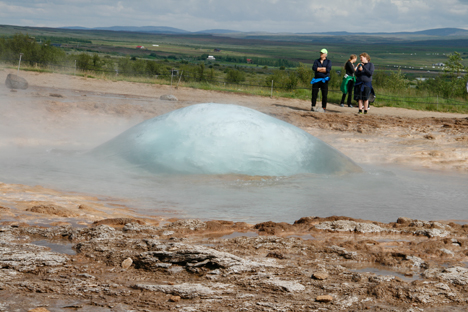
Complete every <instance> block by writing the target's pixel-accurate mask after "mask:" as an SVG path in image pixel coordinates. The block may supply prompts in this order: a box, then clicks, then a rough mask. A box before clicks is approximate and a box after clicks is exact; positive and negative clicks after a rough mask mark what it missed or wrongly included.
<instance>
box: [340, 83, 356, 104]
mask: <svg viewBox="0 0 468 312" xmlns="http://www.w3.org/2000/svg"><path fill="white" fill-rule="evenodd" d="M353 89H354V81H353V80H350V81H348V93H347V94H348V102H347V104H348V106H351V100H352V99H353ZM345 98H346V94H343V96H342V97H341V102H340V104H344V101H345Z"/></svg>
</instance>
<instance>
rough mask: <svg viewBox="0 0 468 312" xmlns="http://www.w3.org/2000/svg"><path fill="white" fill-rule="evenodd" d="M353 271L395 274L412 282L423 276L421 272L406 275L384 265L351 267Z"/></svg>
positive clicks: (382, 274)
mask: <svg viewBox="0 0 468 312" xmlns="http://www.w3.org/2000/svg"><path fill="white" fill-rule="evenodd" d="M351 270H352V271H353V272H358V273H373V274H375V275H377V276H394V277H398V278H400V279H402V280H404V281H406V282H412V281H415V280H421V279H422V278H421V276H420V275H419V274H414V275H413V276H406V275H405V274H403V273H400V272H396V271H391V270H389V269H388V268H387V267H383V266H373V267H364V268H354V269H351Z"/></svg>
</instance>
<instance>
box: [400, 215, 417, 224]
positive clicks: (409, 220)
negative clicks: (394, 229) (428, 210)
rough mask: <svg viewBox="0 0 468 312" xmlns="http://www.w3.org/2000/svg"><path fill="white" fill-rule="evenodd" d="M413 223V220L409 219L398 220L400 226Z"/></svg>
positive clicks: (401, 218)
mask: <svg viewBox="0 0 468 312" xmlns="http://www.w3.org/2000/svg"><path fill="white" fill-rule="evenodd" d="M411 222H413V219H410V218H407V217H399V218H398V220H397V223H398V224H408V223H411Z"/></svg>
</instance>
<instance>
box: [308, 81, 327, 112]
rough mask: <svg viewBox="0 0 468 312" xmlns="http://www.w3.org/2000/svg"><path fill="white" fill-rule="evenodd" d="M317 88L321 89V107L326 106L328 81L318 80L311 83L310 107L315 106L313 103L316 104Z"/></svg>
mask: <svg viewBox="0 0 468 312" xmlns="http://www.w3.org/2000/svg"><path fill="white" fill-rule="evenodd" d="M319 90H321V91H322V108H327V97H328V81H326V82H321V81H319V82H316V83H314V84H313V85H312V107H315V104H317V96H318V93H319Z"/></svg>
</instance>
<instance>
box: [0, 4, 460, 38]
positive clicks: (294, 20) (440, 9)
mask: <svg viewBox="0 0 468 312" xmlns="http://www.w3.org/2000/svg"><path fill="white" fill-rule="evenodd" d="M0 24H3V25H18V26H39V27H62V26H83V27H106V26H169V27H175V28H180V29H184V30H188V31H199V30H206V29H232V30H239V31H268V32H325V31H350V32H396V31H417V30H425V29H433V28H444V27H456V28H464V29H468V0H445V1H441V0H355V1H349V0H237V1H234V0H170V1H169V0H122V1H113V0H6V1H5V0H0Z"/></svg>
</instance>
